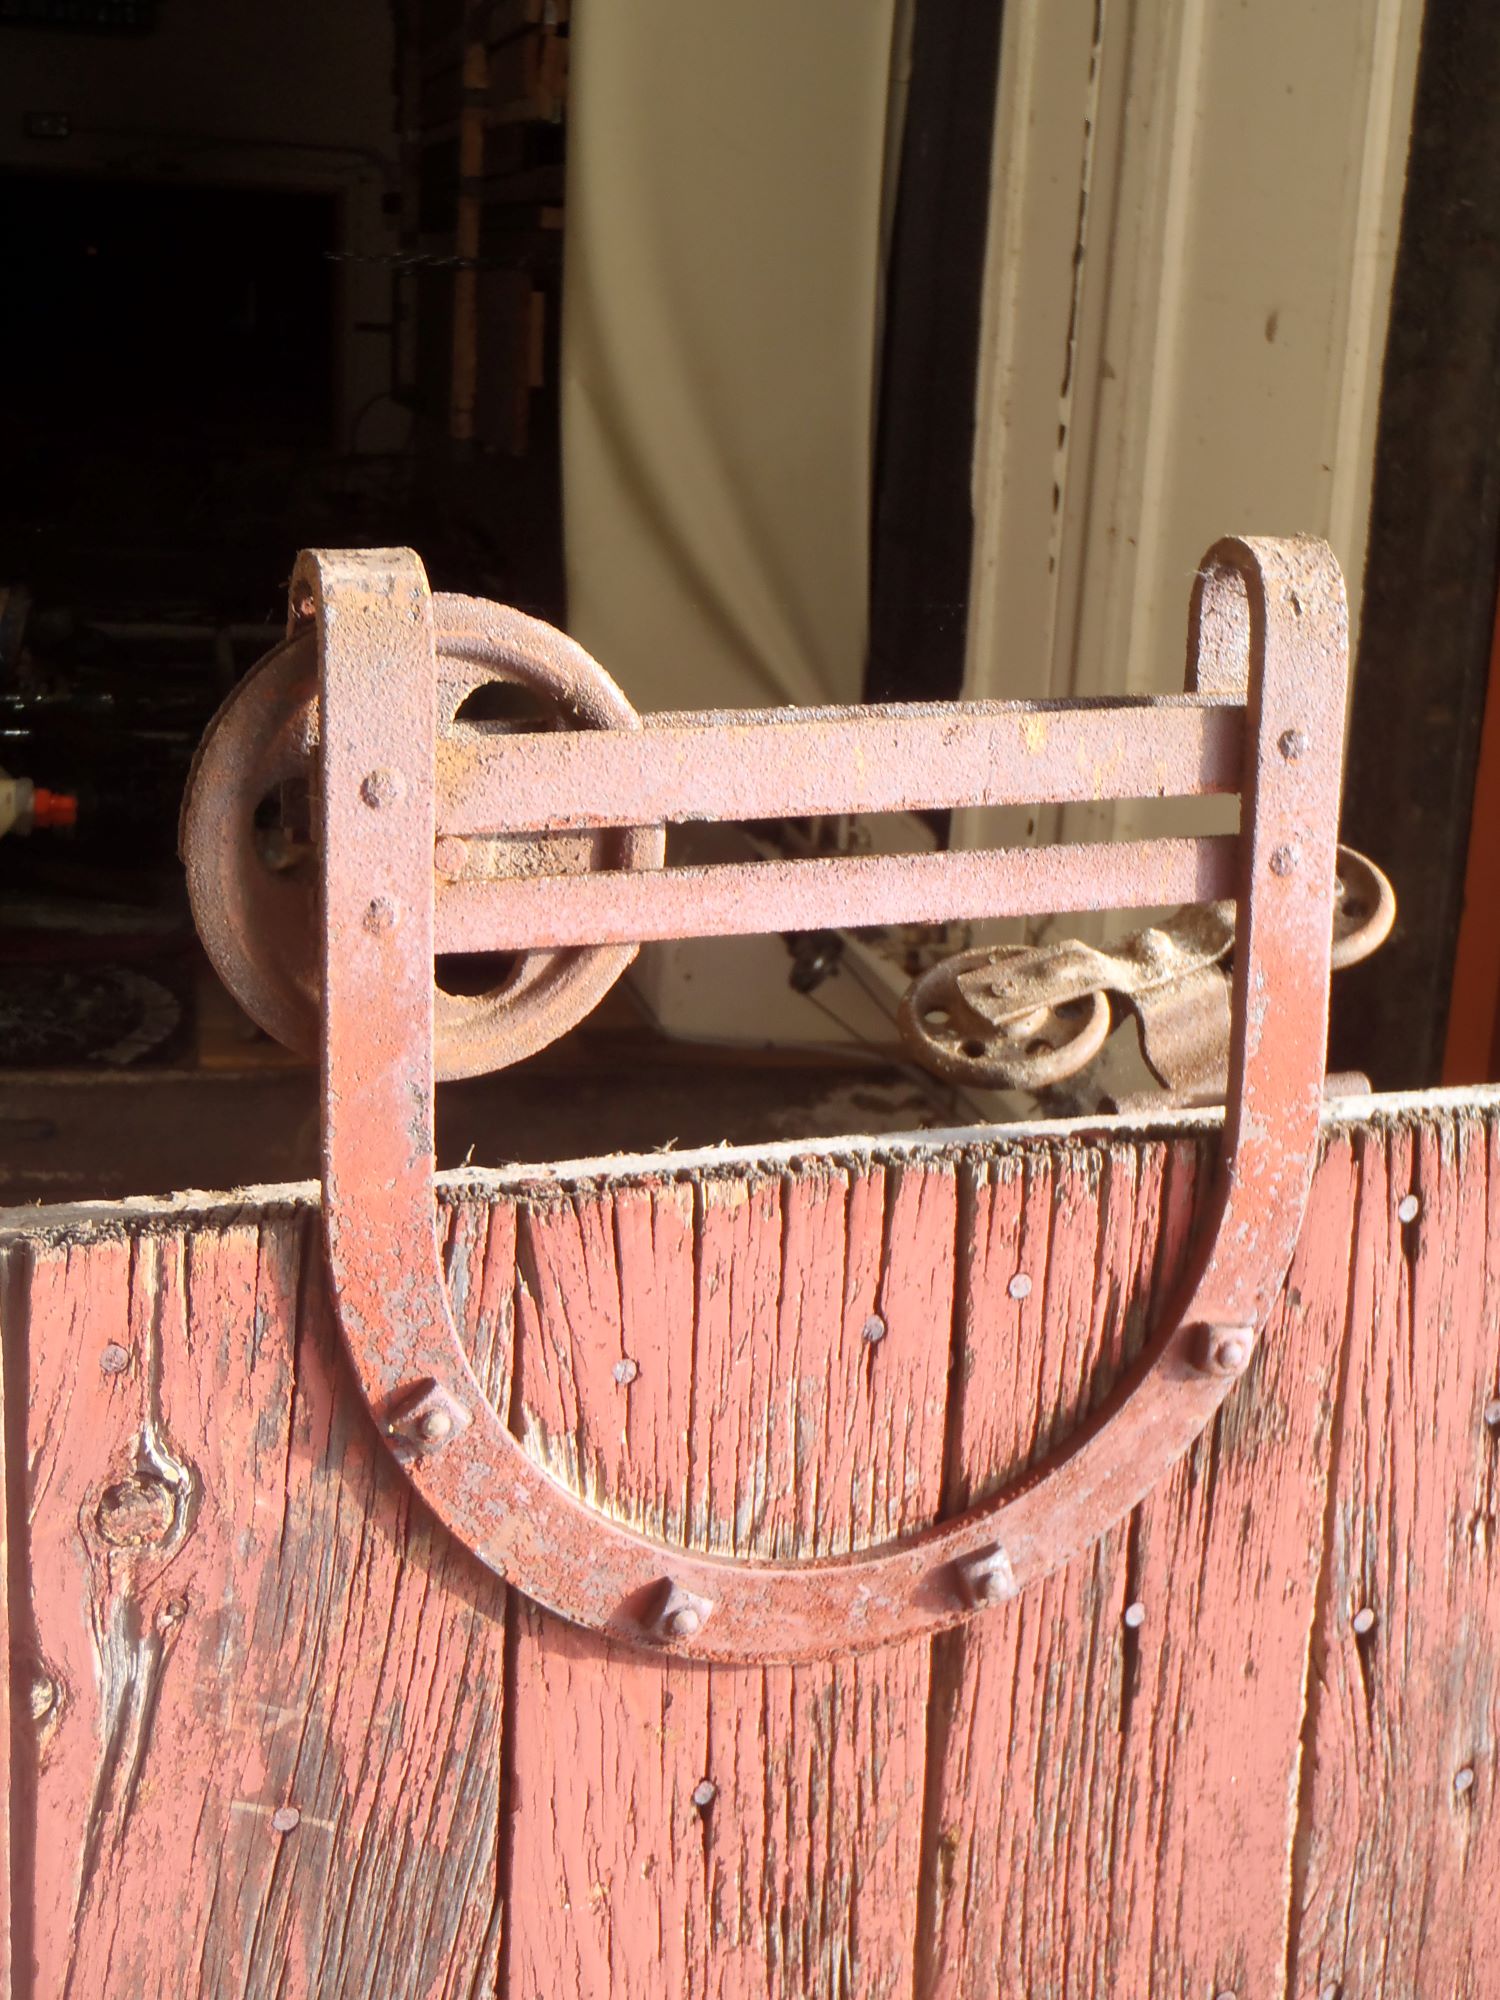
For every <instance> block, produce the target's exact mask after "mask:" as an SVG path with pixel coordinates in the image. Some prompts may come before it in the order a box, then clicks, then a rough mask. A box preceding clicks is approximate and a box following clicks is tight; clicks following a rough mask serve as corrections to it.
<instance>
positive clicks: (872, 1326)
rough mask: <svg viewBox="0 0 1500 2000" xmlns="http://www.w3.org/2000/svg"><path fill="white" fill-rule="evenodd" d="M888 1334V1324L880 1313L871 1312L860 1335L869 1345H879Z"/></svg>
mask: <svg viewBox="0 0 1500 2000" xmlns="http://www.w3.org/2000/svg"><path fill="white" fill-rule="evenodd" d="M885 1336H886V1324H885V1321H884V1320H883V1319H882V1318H881V1317H880V1314H879V1313H871V1314H870V1317H869V1318H868V1319H867V1320H866V1321H865V1323H864V1325H863V1326H862V1327H861V1328H860V1330H859V1337H860V1339H861V1340H863V1341H864V1342H865V1343H866V1345H867V1346H870V1347H878V1346H879V1345H880V1343H881V1341H882V1340H884V1339H885Z"/></svg>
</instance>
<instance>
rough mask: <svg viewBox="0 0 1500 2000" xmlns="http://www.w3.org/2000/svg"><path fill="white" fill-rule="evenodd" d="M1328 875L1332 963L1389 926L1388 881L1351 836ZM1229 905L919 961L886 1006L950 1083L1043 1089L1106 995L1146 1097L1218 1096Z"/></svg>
mask: <svg viewBox="0 0 1500 2000" xmlns="http://www.w3.org/2000/svg"><path fill="white" fill-rule="evenodd" d="M1333 888H1334V921H1333V949H1332V952H1331V954H1330V958H1329V964H1330V966H1331V968H1332V970H1333V971H1335V972H1340V971H1342V970H1343V969H1344V967H1345V966H1350V965H1358V964H1360V963H1361V962H1362V961H1363V960H1364V959H1367V958H1368V957H1369V956H1370V955H1371V953H1372V952H1375V951H1378V950H1379V948H1380V946H1381V945H1382V944H1384V942H1385V940H1386V938H1387V937H1389V935H1390V931H1391V926H1392V924H1393V923H1394V922H1395V920H1396V893H1395V891H1394V889H1392V887H1391V884H1390V882H1389V880H1388V879H1387V877H1386V876H1385V874H1384V873H1383V871H1382V870H1381V869H1379V868H1377V867H1376V865H1375V863H1374V862H1373V861H1370V860H1368V859H1367V858H1366V857H1365V856H1364V855H1363V854H1357V853H1356V852H1355V851H1354V849H1353V848H1351V847H1340V848H1339V850H1338V873H1337V876H1336V877H1335V880H1334V885H1333ZM1234 917H1235V906H1234V903H1233V902H1232V901H1230V900H1227V899H1226V900H1225V901H1223V902H1217V903H1205V904H1186V905H1185V906H1184V907H1183V908H1182V909H1180V910H1178V911H1176V912H1175V913H1174V914H1173V915H1172V916H1170V917H1168V918H1167V919H1166V920H1165V921H1164V922H1162V923H1160V924H1153V925H1151V926H1150V927H1149V928H1148V929H1146V930H1140V931H1134V932H1132V933H1131V934H1130V936H1128V937H1125V938H1121V939H1120V941H1119V942H1118V943H1117V944H1113V945H1110V946H1100V945H1091V944H1086V943H1084V942H1083V940H1082V939H1080V938H1062V939H1059V940H1057V941H1056V942H1052V943H1047V944H1035V945H1015V944H1001V945H981V946H978V947H976V948H975V949H974V950H972V951H964V952H958V953H956V954H954V955H953V956H952V957H950V958H944V959H939V960H938V961H937V962H936V963H935V964H933V965H930V966H928V967H927V968H926V970H925V971H923V972H920V973H919V974H918V975H917V977H916V978H915V979H914V980H913V981H912V983H911V985H910V986H909V987H908V988H907V990H906V992H905V994H904V995H903V996H902V999H901V1005H900V1007H899V1009H898V1010H897V1016H896V1019H897V1025H898V1027H899V1029H900V1032H901V1039H902V1040H903V1042H905V1044H906V1046H907V1047H908V1049H910V1050H911V1052H912V1054H913V1055H914V1056H915V1057H916V1058H917V1060H918V1061H919V1062H920V1063H921V1064H922V1065H923V1067H924V1068H926V1069H929V1070H931V1071H932V1072H933V1073H934V1074H935V1075H937V1076H941V1077H946V1078H947V1079H948V1080H949V1081H950V1082H953V1083H963V1084H970V1085H975V1086H978V1087H979V1088H981V1089H985V1090H1025V1091H1030V1092H1032V1093H1033V1094H1041V1093H1043V1092H1045V1091H1048V1090H1051V1089H1054V1088H1055V1087H1056V1086H1057V1085H1058V1084H1060V1083H1064V1082H1067V1081H1069V1080H1070V1079H1071V1078H1073V1077H1075V1076H1078V1075H1079V1074H1080V1073H1081V1072H1082V1071H1083V1070H1085V1069H1087V1068H1088V1066H1089V1064H1090V1063H1091V1062H1092V1061H1093V1060H1094V1058H1095V1056H1097V1055H1098V1053H1099V1051H1100V1050H1101V1049H1102V1048H1103V1046H1104V1043H1105V1041H1106V1039H1107V1038H1108V1035H1109V1032H1110V1030H1111V1028H1112V1027H1113V1025H1114V1022H1113V1019H1112V1016H1111V1013H1110V1005H1109V996H1110V995H1111V994H1114V995H1115V996H1116V997H1117V998H1119V999H1121V1000H1124V1001H1125V1002H1126V1003H1127V1005H1128V1006H1129V1008H1130V1010H1131V1012H1132V1013H1133V1014H1134V1016H1135V1018H1136V1021H1137V1023H1138V1025H1139V1028H1140V1036H1141V1053H1142V1054H1143V1055H1144V1057H1145V1059H1146V1062H1147V1064H1148V1066H1149V1067H1150V1070H1151V1073H1152V1075H1153V1076H1155V1078H1156V1079H1157V1081H1158V1083H1160V1084H1161V1086H1162V1091H1163V1093H1164V1094H1163V1096H1162V1097H1160V1098H1158V1099H1157V1100H1155V1101H1156V1102H1157V1103H1158V1104H1163V1103H1165V1104H1172V1105H1197V1104H1222V1103H1223V1101H1224V1094H1225V1091H1226V1090H1227V1089H1228V1085H1229V1036H1230V1030H1231V1027H1232V1025H1233V1019H1232V1012H1231V1007H1230V997H1231V987H1230V976H1229V965H1228V961H1229V958H1230V955H1231V953H1232V952H1233V950H1234ZM1366 1087H1368V1086H1366ZM1146 1101H1148V1100H1143V1102H1146Z"/></svg>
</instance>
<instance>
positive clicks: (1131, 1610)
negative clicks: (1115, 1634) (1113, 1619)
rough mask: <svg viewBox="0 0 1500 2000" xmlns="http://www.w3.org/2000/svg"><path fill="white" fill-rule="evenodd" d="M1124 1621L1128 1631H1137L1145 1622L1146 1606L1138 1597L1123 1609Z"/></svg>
mask: <svg viewBox="0 0 1500 2000" xmlns="http://www.w3.org/2000/svg"><path fill="white" fill-rule="evenodd" d="M1124 1622H1125V1629H1126V1630H1127V1631H1128V1632H1139V1631H1140V1629H1141V1627H1142V1626H1143V1625H1144V1624H1145V1622H1146V1607H1145V1605H1144V1604H1142V1602H1141V1600H1140V1599H1139V1598H1136V1600H1135V1602H1134V1603H1133V1604H1127V1605H1126V1607H1125V1611H1124Z"/></svg>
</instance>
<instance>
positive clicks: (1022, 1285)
mask: <svg viewBox="0 0 1500 2000" xmlns="http://www.w3.org/2000/svg"><path fill="white" fill-rule="evenodd" d="M1005 1289H1006V1291H1008V1292H1009V1293H1010V1295H1011V1297H1012V1298H1013V1299H1029V1298H1030V1297H1031V1280H1030V1278H1028V1277H1027V1275H1026V1273H1025V1272H1024V1271H1017V1273H1016V1275H1015V1276H1014V1277H1013V1278H1012V1279H1011V1281H1010V1283H1009V1284H1008V1285H1007V1286H1006V1287H1005Z"/></svg>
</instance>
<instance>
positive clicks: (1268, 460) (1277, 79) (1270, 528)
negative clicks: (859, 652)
mask: <svg viewBox="0 0 1500 2000" xmlns="http://www.w3.org/2000/svg"><path fill="white" fill-rule="evenodd" d="M1421 15H1422V5H1421V0H1256V4H1255V5H1254V6H1253V7H1250V6H1245V5H1243V4H1241V0H1094V4H1085V0H1008V4H1007V7H1006V13H1005V26H1004V32H1003V47H1002V53H1001V72H1000V92H999V101H998V112H997V129H996V145H995V155H994V172H993V184H992V191H991V211H990V241H989V250H988V269H987V276H986V285H985V300H984V312H983V326H982V335H981V355H980V370H979V385H978V409H977V420H976V433H975V440H976V456H975V470H974V498H975V541H974V560H973V571H972V602H971V612H970V627H969V650H968V664H967V680H966V688H967V692H968V693H969V694H971V695H975V696H991V695H998V696H1016V695H1028V696H1039V695H1052V696H1066V695H1081V694H1091V693H1098V692H1103V691H1113V692H1124V691H1126V690H1129V691H1139V692H1148V691H1149V692H1162V691H1167V690H1169V689H1173V688H1179V687H1180V686H1181V684H1182V662H1183V642H1184V634H1185V628H1186V616H1187V604H1188V596H1189V591H1190V588H1191V583H1192V577H1193V567H1194V565H1195V563H1196V562H1197V560H1198V558H1199V557H1200V555H1201V554H1202V552H1203V550H1204V549H1205V548H1206V547H1207V546H1208V545H1209V543H1210V542H1212V541H1213V540H1215V539H1216V538H1217V537H1218V536H1219V535H1221V534H1226V533H1236V532H1254V533H1267V534H1278V533H1295V532H1302V533H1313V534H1321V535H1324V536H1326V537H1327V538H1328V539H1329V540H1330V541H1331V542H1332V543H1333V546H1334V548H1335V550H1336V552H1337V554H1338V556H1339V559H1340V561H1341V562H1342V564H1343V566H1344V569H1345V573H1346V576H1347V578H1348V581H1349V587H1350V599H1351V610H1352V613H1353V616H1354V618H1355V619H1356V620H1357V616H1358V608H1359V595H1360V584H1361V578H1362V570H1363V563H1364V550H1365V538H1366V526H1367V516H1368V510H1369V496H1370V485H1371V476H1372V469H1373V456H1374V435H1375V421H1376V414H1377V409H1378V401H1379V389H1380V372H1381V367H1382V363H1383V358H1384V350H1385V331H1386V324H1387V320H1388V316H1389V304H1390V288H1391V278H1392V272H1393V269H1394V262H1395V248H1396V236H1397V229H1398V225H1399V220H1400V207H1401V194H1402V189H1403V186H1404V181H1405V167H1406V149H1407V141H1408V135H1409V129H1410V121H1411V106H1412V94H1413V88H1414V83H1415V73H1416V58H1417V48H1418V41H1419V34H1420V26H1421ZM1033 817H1034V820H1035V823H1034V824H1028V816H1024V815H1012V816H1011V817H1010V820H1009V822H1008V823H1004V824H1002V826H1001V828H1000V829H999V831H1000V834H1001V837H1004V838H1008V839H1009V838H1029V837H1030V838H1037V839H1055V838H1057V837H1059V835H1064V836H1066V837H1071V838H1078V837H1082V836H1083V835H1084V834H1085V832H1087V833H1088V834H1090V835H1092V836H1098V835H1099V834H1100V833H1104V834H1109V833H1117V834H1124V833H1127V832H1131V831H1135V830H1137V828H1140V829H1142V830H1150V829H1151V828H1152V827H1153V826H1154V825H1159V824H1160V819H1159V816H1158V817H1153V809H1151V808H1141V807H1136V806H1125V807H1117V808H1110V807H1105V808H1085V809H1077V808H1070V809H1068V810H1067V811H1066V812H1057V813H1051V814H1043V815H1037V816H1033ZM958 837H959V838H960V839H961V840H964V841H966V842H970V843H977V842H978V841H979V840H981V839H986V838H988V839H993V838H995V837H996V826H995V821H994V819H993V817H990V818H988V819H986V820H985V821H983V822H981V821H979V820H978V819H977V818H976V817H975V816H974V815H966V816H963V817H962V819H961V822H960V828H959V834H958Z"/></svg>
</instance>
